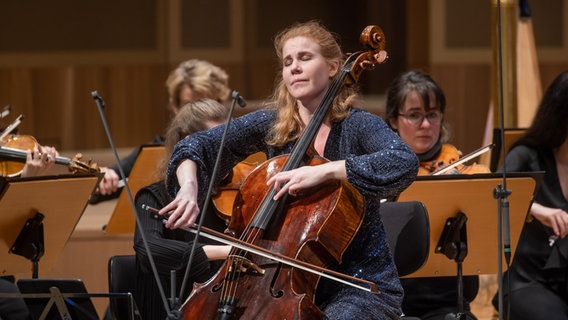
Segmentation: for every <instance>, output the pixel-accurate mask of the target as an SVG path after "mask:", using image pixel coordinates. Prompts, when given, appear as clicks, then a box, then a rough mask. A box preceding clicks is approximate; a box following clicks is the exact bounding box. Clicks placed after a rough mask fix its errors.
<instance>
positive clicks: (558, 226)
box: [531, 202, 568, 238]
mask: <svg viewBox="0 0 568 320" xmlns="http://www.w3.org/2000/svg"><path fill="white" fill-rule="evenodd" d="M531 214H532V216H533V217H535V218H536V219H538V221H540V222H541V223H542V224H544V225H545V226H547V227H550V228H552V230H554V234H555V235H557V236H558V237H560V238H564V237H566V235H568V213H567V212H566V211H564V210H562V209H558V208H550V207H545V206H543V205H541V204H538V203H536V202H535V203H533V205H532V206H531Z"/></svg>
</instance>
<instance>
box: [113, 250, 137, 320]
mask: <svg viewBox="0 0 568 320" xmlns="http://www.w3.org/2000/svg"><path fill="white" fill-rule="evenodd" d="M135 286H136V256H135V255H118V256H112V257H110V259H109V261H108V288H109V293H110V294H111V297H110V298H109V299H110V301H109V302H110V305H109V307H110V314H111V316H112V318H113V319H116V320H123V319H124V320H126V319H128V320H134V319H138V318H139V314H138V311H137V308H136V303H135V302H134V291H135ZM113 293H121V294H129V295H126V296H118V295H116V296H113V295H112V294H113Z"/></svg>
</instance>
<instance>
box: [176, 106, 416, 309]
mask: <svg viewBox="0 0 568 320" xmlns="http://www.w3.org/2000/svg"><path fill="white" fill-rule="evenodd" d="M275 119H276V111H275V110H259V111H255V112H251V113H249V114H246V115H244V116H242V117H240V118H237V119H235V120H233V122H232V123H231V126H230V128H229V131H228V134H227V140H226V142H225V148H224V151H223V157H222V161H221V162H222V163H221V165H220V169H219V174H218V175H217V176H218V177H225V176H226V175H227V174H228V173H229V172H230V170H231V169H232V167H233V166H234V165H236V164H237V163H239V162H240V161H242V160H243V159H245V158H246V157H247V156H248V155H250V154H253V153H255V152H264V153H265V154H266V155H267V157H268V158H272V157H274V156H277V155H281V154H288V153H290V152H291V150H292V148H293V143H289V144H287V145H286V146H284V147H278V148H277V147H273V146H269V145H267V144H266V142H265V141H266V139H267V134H268V132H269V129H270V127H271V125H272V124H273V123H274V121H275ZM224 127H225V126H224V125H221V126H218V127H216V128H213V129H211V130H209V131H204V132H199V133H196V134H193V135H191V136H189V137H187V138H185V139H183V140H181V141H180V142H179V143H178V144H177V146H176V148H175V150H174V154H173V155H172V158H171V160H170V164H169V168H168V190H169V192H170V194H171V195H172V196H173V195H175V194H176V193H177V191H178V189H179V185H178V181H177V177H176V175H175V172H176V169H177V166H178V165H179V163H180V162H181V161H182V160H185V159H191V160H194V161H195V162H196V163H197V164H198V167H199V169H198V175H199V188H200V190H199V197H200V199H199V201H200V203H202V202H203V200H204V197H205V191H206V189H207V187H208V184H209V179H208V177H209V176H210V175H211V173H212V171H213V164H214V163H215V158H216V156H217V151H218V149H219V145H220V140H221V137H222V135H223V131H224ZM324 157H325V158H327V159H328V160H330V161H334V160H345V166H346V169H347V180H348V181H349V183H350V184H351V185H353V186H354V187H355V188H356V189H357V190H358V191H359V192H361V194H362V195H363V196H364V198H365V218H364V221H363V223H362V225H361V228H360V229H359V231H358V233H357V235H356V236H355V238H354V240H353V241H352V242H351V244H350V245H349V247H348V248H347V250H346V251H345V253H344V256H343V260H342V263H341V264H338V265H334V266H329V267H330V268H331V269H335V270H337V271H339V272H342V273H344V274H348V275H351V276H355V277H359V278H364V279H366V280H369V281H372V282H375V283H376V284H377V287H378V289H379V291H380V292H381V293H380V294H372V293H368V292H365V291H363V290H360V289H357V288H353V287H351V286H347V285H344V284H340V283H337V282H333V281H331V280H327V279H326V278H322V280H321V281H320V284H319V286H318V290H317V293H316V303H317V305H318V306H319V307H320V309H321V310H323V311H324V313H325V316H326V318H328V319H334V320H337V319H399V318H400V315H401V313H402V311H401V308H400V306H401V303H402V297H403V290H402V287H401V285H400V281H399V278H398V275H397V271H396V267H395V265H394V261H393V259H392V257H391V253H390V249H389V247H388V243H387V240H386V236H385V232H384V229H383V224H382V221H381V218H380V215H379V206H380V199H382V198H387V197H391V196H395V195H397V194H398V193H400V192H401V191H403V190H404V189H405V188H407V187H408V186H409V185H410V184H411V183H412V182H413V181H414V179H415V177H416V175H417V172H418V165H419V163H418V159H417V157H416V155H415V153H414V152H413V151H412V150H411V149H410V148H409V147H408V146H407V145H406V144H405V143H404V142H403V141H402V140H401V139H400V138H399V137H398V136H397V135H396V133H394V132H393V131H392V130H391V129H390V128H389V127H388V126H387V125H386V123H385V122H384V121H383V120H382V119H381V118H379V117H378V116H375V115H373V114H371V113H369V112H367V111H364V110H361V109H353V110H352V111H351V112H350V114H349V115H348V116H347V117H346V118H345V119H344V120H342V121H340V122H338V123H334V124H333V125H332V128H331V131H330V133H329V136H328V139H327V142H326V146H325V151H324ZM219 180H220V179H219ZM219 182H220V181H216V183H219Z"/></svg>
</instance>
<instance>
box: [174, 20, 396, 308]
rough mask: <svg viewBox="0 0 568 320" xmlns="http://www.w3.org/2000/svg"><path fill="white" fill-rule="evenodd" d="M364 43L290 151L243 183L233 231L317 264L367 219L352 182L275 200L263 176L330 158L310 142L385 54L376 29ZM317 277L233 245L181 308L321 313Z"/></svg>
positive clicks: (336, 257)
mask: <svg viewBox="0 0 568 320" xmlns="http://www.w3.org/2000/svg"><path fill="white" fill-rule="evenodd" d="M360 41H361V43H362V44H364V45H366V46H367V47H368V48H369V49H370V50H369V51H365V52H359V53H355V54H352V55H351V56H350V57H349V58H348V59H347V61H346V62H345V65H344V66H343V68H342V70H341V71H340V74H339V75H338V76H337V77H336V79H335V81H334V82H333V83H332V85H331V86H330V88H329V89H328V91H327V92H326V94H325V96H324V98H323V100H322V102H321V103H320V105H319V106H318V108H317V110H316V112H315V113H314V115H313V117H312V119H311V121H310V122H309V124H308V125H307V126H306V128H305V130H304V132H303V134H302V135H301V136H300V138H299V139H298V141H297V142H296V144H295V147H294V149H293V151H292V153H290V154H289V155H281V156H277V157H275V158H272V159H270V160H268V161H266V162H264V163H263V164H262V165H260V166H259V167H257V168H255V169H254V170H253V171H252V172H251V173H250V174H249V176H248V177H247V178H246V180H245V181H244V183H243V185H242V187H241V189H240V191H239V193H238V195H237V198H236V200H235V204H234V207H233V214H232V215H231V221H230V224H229V226H228V230H229V232H230V233H231V234H232V235H234V236H235V237H238V238H239V239H241V240H244V241H245V242H246V243H250V244H251V245H255V246H258V247H262V248H264V249H266V250H269V251H273V252H277V253H278V254H281V255H284V256H287V257H290V258H294V259H296V260H298V261H303V262H308V263H310V264H313V265H316V266H326V265H328V264H330V263H331V262H334V261H335V262H339V261H340V260H341V256H342V254H343V253H344V251H345V250H346V248H347V247H348V245H349V244H350V243H351V241H352V240H353V238H354V237H355V234H356V233H357V231H358V229H359V227H360V225H361V222H362V220H363V217H364V210H363V208H364V204H363V197H362V195H361V194H360V193H359V192H358V191H357V190H355V189H354V187H352V186H351V185H350V184H349V183H348V182H347V181H328V182H326V183H324V184H322V185H318V187H317V188H313V189H310V190H306V192H304V193H302V194H300V195H298V196H296V197H294V198H291V197H289V196H288V195H285V196H284V197H282V198H280V199H278V200H274V199H273V198H274V195H275V194H276V191H275V190H274V189H273V188H271V187H267V186H266V180H267V179H268V178H270V177H271V176H273V175H274V174H276V173H277V172H280V171H288V170H293V169H295V168H298V167H301V166H304V165H310V166H311V165H319V164H322V163H325V162H326V161H327V160H326V159H324V158H322V157H319V156H315V155H314V154H313V153H314V152H313V149H312V147H313V140H314V138H315V136H316V134H317V132H318V130H319V128H320V126H321V124H322V123H323V121H324V119H325V117H326V114H327V111H328V109H329V107H330V106H331V104H332V102H333V100H334V98H335V96H336V94H337V93H338V92H339V90H340V88H341V87H342V86H343V85H344V84H346V83H354V82H356V81H357V79H358V77H359V75H360V74H361V73H362V71H363V70H365V69H371V68H373V67H374V66H375V65H376V64H378V63H382V62H384V60H385V59H386V52H385V51H384V50H383V49H384V43H385V41H384V35H383V33H382V30H381V29H380V28H379V27H377V26H369V27H367V28H365V30H363V32H362V34H361V37H360ZM318 281H319V276H317V275H315V274H313V273H309V272H306V271H301V270H298V269H296V268H293V267H290V266H289V265H286V264H282V263H278V262H275V261H274V260H271V259H267V258H263V257H257V256H255V255H251V254H250V252H248V251H247V250H244V249H235V248H233V249H232V250H231V252H230V253H229V256H228V258H227V260H225V262H224V264H223V266H222V267H221V269H220V270H219V271H218V272H217V273H216V274H215V276H213V277H212V278H211V279H209V280H208V281H207V282H205V283H203V284H196V285H195V286H194V289H193V291H192V293H191V294H190V296H189V297H188V299H187V300H186V302H185V303H184V305H183V306H182V308H181V311H182V313H183V315H184V319H211V318H220V319H277V318H286V319H288V318H292V319H315V318H322V317H323V313H322V311H321V310H319V308H318V307H317V306H316V305H315V304H314V295H315V290H316V286H317V284H318Z"/></svg>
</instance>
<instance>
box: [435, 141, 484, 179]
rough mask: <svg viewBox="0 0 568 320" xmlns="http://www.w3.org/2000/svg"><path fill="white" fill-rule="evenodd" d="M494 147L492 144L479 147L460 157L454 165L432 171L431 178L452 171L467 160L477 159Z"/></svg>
mask: <svg viewBox="0 0 568 320" xmlns="http://www.w3.org/2000/svg"><path fill="white" fill-rule="evenodd" d="M494 146H495V145H494V144H493V143H490V144H488V145H486V146H485V147H481V148H479V149H477V150H475V151H473V152H472V153H470V154H468V155H465V156H463V157H461V158H460V159H459V160H458V161H456V162H454V163H452V164H450V165H447V166H445V167H442V168H441V169H439V170H436V171H434V172H433V173H432V175H433V176H440V175H443V174H444V173H446V172H448V171H450V170H452V169H453V168H455V167H457V166H459V165H460V164H462V163H466V162H468V161H469V160H471V159H474V158H476V157H478V156H480V155H482V154H484V153H485V152H487V151H489V150H491V149H493V147H494Z"/></svg>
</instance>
